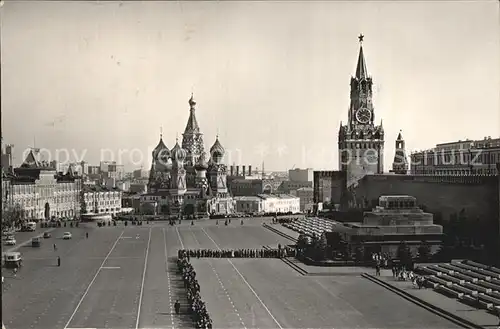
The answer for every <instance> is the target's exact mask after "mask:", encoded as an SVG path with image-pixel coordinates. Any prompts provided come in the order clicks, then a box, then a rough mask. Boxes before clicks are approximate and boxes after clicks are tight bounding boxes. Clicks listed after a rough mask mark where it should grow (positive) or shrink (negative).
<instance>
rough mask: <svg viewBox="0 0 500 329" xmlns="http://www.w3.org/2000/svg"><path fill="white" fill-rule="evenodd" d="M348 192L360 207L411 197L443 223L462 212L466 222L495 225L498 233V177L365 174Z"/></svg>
mask: <svg viewBox="0 0 500 329" xmlns="http://www.w3.org/2000/svg"><path fill="white" fill-rule="evenodd" d="M351 193H352V194H351V196H350V197H351V200H352V201H355V203H356V204H357V205H360V206H361V207H365V206H370V205H371V204H372V203H373V200H378V198H379V197H380V196H382V195H411V196H414V197H415V198H416V199H417V200H418V202H419V204H420V205H421V206H425V208H426V211H428V212H430V213H434V214H437V213H440V214H441V216H442V219H443V220H445V221H446V220H448V219H449V217H450V215H452V214H454V213H457V212H459V211H461V210H462V209H463V210H464V211H465V214H466V217H467V218H468V219H470V220H476V219H478V218H479V219H480V220H481V221H485V222H489V221H491V222H490V223H491V224H493V225H495V222H496V227H497V232H498V231H499V229H498V221H499V215H500V214H499V211H500V208H499V200H500V195H499V193H500V188H499V176H413V175H367V176H365V177H363V178H362V179H361V180H360V181H359V184H358V186H357V187H356V188H355V189H353V190H352V192H351ZM485 224H486V223H485Z"/></svg>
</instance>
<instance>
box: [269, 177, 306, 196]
mask: <svg viewBox="0 0 500 329" xmlns="http://www.w3.org/2000/svg"><path fill="white" fill-rule="evenodd" d="M303 187H313V181H312V180H310V181H291V180H287V181H283V182H281V184H280V186H279V187H278V191H277V193H284V194H290V193H292V191H296V190H298V189H299V188H303Z"/></svg>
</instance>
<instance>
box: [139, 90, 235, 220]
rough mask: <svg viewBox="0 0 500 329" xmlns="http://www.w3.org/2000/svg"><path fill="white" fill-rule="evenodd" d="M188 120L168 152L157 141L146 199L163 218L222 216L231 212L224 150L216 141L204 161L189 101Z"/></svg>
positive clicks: (200, 136)
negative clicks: (167, 216)
mask: <svg viewBox="0 0 500 329" xmlns="http://www.w3.org/2000/svg"><path fill="white" fill-rule="evenodd" d="M189 107H190V109H189V112H190V113H189V119H188V122H187V124H186V129H185V130H184V133H183V134H182V144H181V145H179V141H178V139H176V142H175V145H174V146H173V148H172V149H169V148H168V147H167V146H166V145H165V143H164V142H163V138H162V135H161V134H160V141H159V142H158V145H157V146H156V148H155V149H154V150H153V152H152V157H153V158H152V163H151V171H150V176H149V182H148V198H149V201H154V203H155V212H156V213H159V214H165V215H180V214H183V215H188V216H190V215H197V216H205V215H225V214H231V213H233V212H234V200H233V198H232V197H231V196H230V194H229V192H228V188H227V168H226V165H225V164H223V163H222V159H223V158H224V153H225V150H224V147H222V144H221V143H220V141H219V137H218V136H217V137H216V138H215V142H214V144H213V145H212V147H211V148H210V157H209V158H208V159H207V154H206V153H205V146H204V142H203V134H202V133H201V132H200V127H199V125H198V121H197V120H196V113H195V112H196V102H195V100H194V99H193V95H191V98H190V99H189Z"/></svg>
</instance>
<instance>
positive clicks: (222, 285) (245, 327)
mask: <svg viewBox="0 0 500 329" xmlns="http://www.w3.org/2000/svg"><path fill="white" fill-rule="evenodd" d="M189 231H190V232H191V235H192V236H193V238H194V240H195V241H196V243H197V244H198V246H200V247H201V243H200V241H199V240H198V238H196V235H195V234H194V231H193V230H192V229H191V228H189ZM208 265H209V266H210V268H211V269H212V271H213V272H214V273H215V277H216V278H217V280H218V281H219V284H220V286H221V287H222V290H223V291H224V293H225V294H226V297H227V299H228V300H229V301H230V302H231V306H232V307H233V310H234V313H235V314H236V316H237V317H238V319H239V320H240V323H241V325H242V326H243V329H247V326H246V325H245V322H243V319H242V318H241V316H240V313H238V309H237V308H236V306H235V305H234V303H233V301H232V300H231V297H230V296H229V292H228V291H227V289H226V287H225V286H224V283H222V280H221V279H220V277H219V274H218V273H217V271H216V270H215V267H214V266H213V265H212V263H211V262H209V263H208Z"/></svg>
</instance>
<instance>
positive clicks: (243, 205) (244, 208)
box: [234, 196, 264, 214]
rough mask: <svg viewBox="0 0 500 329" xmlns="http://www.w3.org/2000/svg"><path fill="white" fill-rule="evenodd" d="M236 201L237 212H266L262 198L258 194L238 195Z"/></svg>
mask: <svg viewBox="0 0 500 329" xmlns="http://www.w3.org/2000/svg"><path fill="white" fill-rule="evenodd" d="M234 201H235V202H236V205H235V209H236V212H237V213H242V214H260V213H263V212H264V209H263V208H262V204H263V202H262V198H260V197H258V196H236V197H234Z"/></svg>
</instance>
